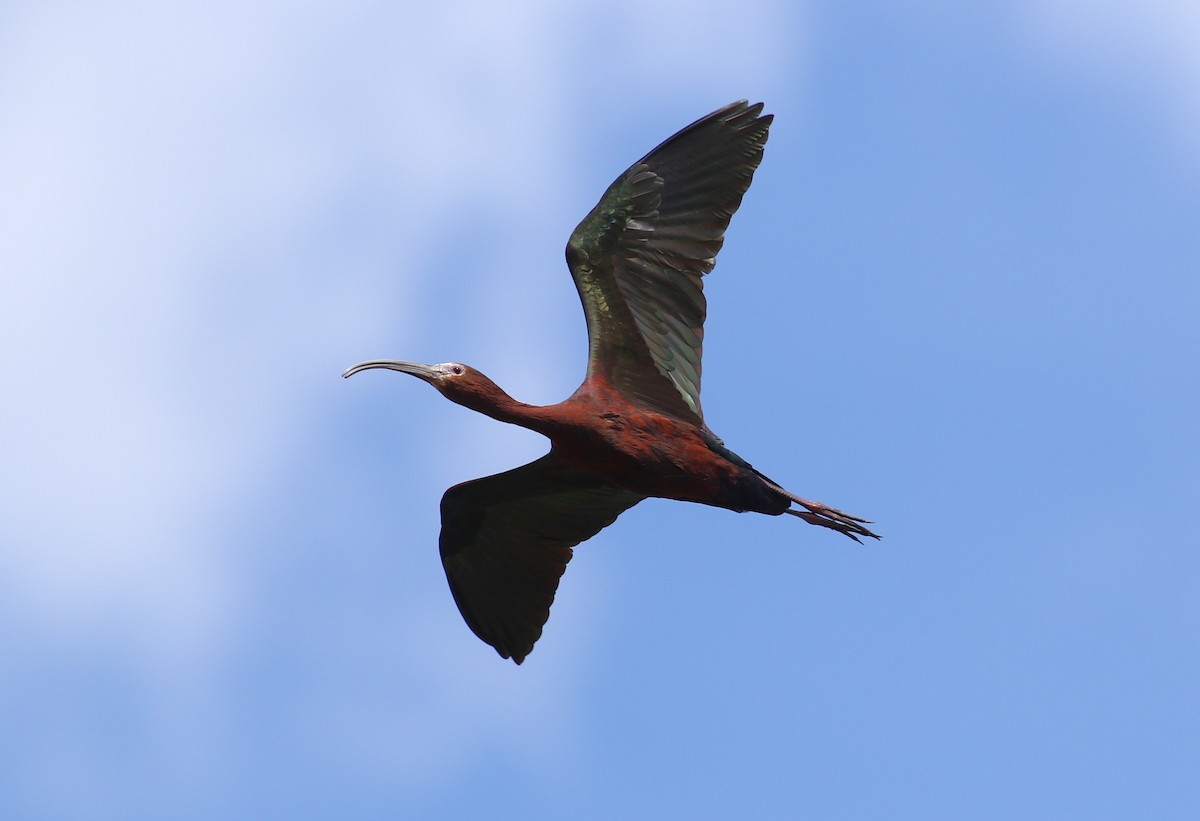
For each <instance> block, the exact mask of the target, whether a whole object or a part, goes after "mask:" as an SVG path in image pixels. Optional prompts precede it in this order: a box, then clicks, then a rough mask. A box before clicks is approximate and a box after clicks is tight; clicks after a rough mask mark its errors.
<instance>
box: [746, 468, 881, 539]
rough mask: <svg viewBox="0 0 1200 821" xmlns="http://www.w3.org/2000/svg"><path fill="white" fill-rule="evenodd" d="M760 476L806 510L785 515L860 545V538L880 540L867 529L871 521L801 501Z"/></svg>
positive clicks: (815, 503) (791, 511)
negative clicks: (797, 518) (832, 531)
mask: <svg viewBox="0 0 1200 821" xmlns="http://www.w3.org/2000/svg"><path fill="white" fill-rule="evenodd" d="M755 473H758V471H755ZM758 475H759V476H762V480H763V481H764V482H766V483H767V484H768V485H770V486H771V488H772V489H773V490H775V491H777V492H779V493H780V494H782V495H783V496H784V497H786V498H788V499H791V500H792V501H793V502H795V503H796V504H798V505H800V506H801V507H803V508H804V510H795V509H794V508H789V509H787V510H785V511H784V513H790V514H791V515H793V516H799V517H800V518H801V519H803V520H804V521H806V522H808V523H809V524H810V525H820V526H821V527H827V528H829V529H830V530H836V531H837V532H838V533H844V534H845V535H847V536H849V537H850V538H851V539H853V540H854V541H856V542H858V543H860V544H861V543H862V539H860V538H859V536H869V537H870V538H872V539H878V538H879V535H878V534H876V533H872V532H871V531H870V529H868V528H867V527H866V525H869V524H871V522H870V521H869V520H867V519H860V518H859V517H858V516H851V515H850V514H849V513H843V512H842V511H840V510H838V509H836V508H832V507H830V506H829V505H824V504H821V503H820V502H814V501H812V500H811V499H801V498H800V497H799V496H797V495H796V494H794V493H792V492H791V491H789V490H784V489H783V488H781V487H780V486H779V485H777V484H776V483H775V482H773V481H771V480H770V479H768V478H767V477H766V476H763V475H762V474H761V473H759V474H758Z"/></svg>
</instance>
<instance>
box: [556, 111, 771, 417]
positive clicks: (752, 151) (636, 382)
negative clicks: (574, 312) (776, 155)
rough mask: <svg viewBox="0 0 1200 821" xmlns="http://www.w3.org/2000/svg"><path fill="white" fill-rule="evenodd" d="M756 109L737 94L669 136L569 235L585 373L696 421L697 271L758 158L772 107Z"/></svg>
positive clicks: (710, 258)
mask: <svg viewBox="0 0 1200 821" xmlns="http://www.w3.org/2000/svg"><path fill="white" fill-rule="evenodd" d="M761 112H762V103H756V104H754V105H748V104H747V103H746V101H745V100H743V101H741V102H737V103H733V104H731V105H727V106H725V107H724V108H722V109H720V110H718V111H714V112H713V113H712V114H709V115H708V116H707V117H704V118H703V119H700V120H697V121H696V122H694V123H692V124H691V125H689V126H688V127H687V128H685V129H683V130H682V131H680V132H679V133H678V134H676V135H675V136H673V137H671V138H670V139H669V140H667V141H666V142H664V143H663V144H662V145H660V146H659V147H658V148H656V149H654V150H653V151H651V152H650V153H649V154H647V155H646V156H645V157H643V158H642V159H641V160H639V161H638V162H637V163H635V164H634V165H633V166H632V167H631V168H630V169H629V170H628V171H626V172H625V173H624V174H622V175H621V176H620V177H618V178H617V179H616V181H615V182H613V184H612V185H610V186H609V188H608V190H607V191H605V192H604V196H603V197H602V198H601V199H600V202H599V203H597V204H596V207H595V208H593V209H592V211H591V213H590V214H588V215H587V217H585V218H584V220H583V222H581V223H579V226H578V227H577V228H576V229H575V231H574V233H572V234H571V239H570V240H569V241H568V242H567V264H568V265H569V266H570V268H571V275H572V276H573V277H574V278H575V286H576V287H577V288H578V289H579V297H580V299H581V300H582V301H583V311H584V313H585V314H586V315H587V325H588V336H589V339H590V344H589V349H588V377H589V378H591V377H596V376H599V377H603V378H605V379H607V380H608V381H609V382H610V383H611V384H612V385H613V387H615V388H618V389H619V390H622V391H624V392H625V393H627V394H629V395H630V396H631V397H633V398H635V399H637V400H639V401H641V402H642V403H643V404H645V405H647V406H648V407H651V408H653V409H655V410H658V411H660V412H663V413H667V414H670V415H672V416H675V417H677V418H681V419H685V420H687V421H689V422H693V423H697V424H698V423H701V422H702V421H703V415H704V414H703V411H702V410H701V407H700V354H701V345H702V342H703V339H704V315H705V301H704V292H703V290H702V285H701V282H700V277H701V276H703V275H704V274H707V273H708V272H709V271H711V270H712V268H713V265H714V264H715V262H716V259H715V258H716V256H717V252H718V251H720V250H721V244H722V242H724V237H725V229H726V227H727V226H728V225H729V219H730V217H732V216H733V213H734V211H736V210H737V208H738V206H739V205H741V202H742V195H743V194H745V193H746V189H747V188H749V187H750V181H751V179H752V178H753V176H754V169H756V168H757V167H758V164H759V162H761V161H762V155H763V146H764V145H765V144H766V142H767V129H768V128H769V127H770V125H771V119H772V118H771V115H767V116H765V117H760V116H759V114H760V113H761Z"/></svg>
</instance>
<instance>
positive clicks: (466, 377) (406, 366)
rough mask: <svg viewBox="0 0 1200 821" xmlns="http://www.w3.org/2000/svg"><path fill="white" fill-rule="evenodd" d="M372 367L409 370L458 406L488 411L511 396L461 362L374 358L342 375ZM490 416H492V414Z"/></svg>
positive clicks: (404, 371) (352, 374) (403, 371)
mask: <svg viewBox="0 0 1200 821" xmlns="http://www.w3.org/2000/svg"><path fill="white" fill-rule="evenodd" d="M372 368H384V369H386V370H389V371H399V372H400V373H407V374H410V375H412V376H415V377H417V378H418V379H421V380H424V381H425V382H428V383H429V384H430V385H433V386H434V387H435V388H437V389H438V392H439V393H441V394H442V396H444V397H446V398H447V399H449V400H450V401H451V402H455V403H457V404H459V405H463V406H465V407H468V408H471V409H472V410H477V411H480V412H481V413H489V410H491V409H492V408H494V407H496V405H497V404H503V402H504V400H508V401H509V402H511V401H512V400H511V398H510V397H509V396H508V395H507V394H506V393H504V391H502V390H500V388H499V387H497V386H496V383H494V382H492V380H490V379H488V378H487V377H486V376H484V375H483V374H482V373H480V372H479V371H477V370H475V369H474V368H472V367H471V366H470V365H463V364H462V363H461V362H442V363H441V364H438V365H422V364H421V363H420V362H403V361H401V360H394V359H372V360H370V361H368V362H359V363H358V364H357V365H355V366H354V367H352V368H349V369H347V370H346V372H345V373H343V374H342V376H343V377H350V376H354V374H356V373H358V372H359V371H366V370H370V369H372ZM489 415H493V414H490V413H489Z"/></svg>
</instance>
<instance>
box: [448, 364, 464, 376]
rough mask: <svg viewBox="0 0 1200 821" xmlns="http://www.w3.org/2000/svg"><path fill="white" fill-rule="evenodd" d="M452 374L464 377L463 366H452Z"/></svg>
mask: <svg viewBox="0 0 1200 821" xmlns="http://www.w3.org/2000/svg"><path fill="white" fill-rule="evenodd" d="M450 373H452V374H454V375H455V376H462V375H463V366H462V365H451V366H450Z"/></svg>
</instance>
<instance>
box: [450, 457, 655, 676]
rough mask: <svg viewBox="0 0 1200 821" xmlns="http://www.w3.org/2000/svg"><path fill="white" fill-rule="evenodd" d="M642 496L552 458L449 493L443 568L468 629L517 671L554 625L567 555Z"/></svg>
mask: <svg viewBox="0 0 1200 821" xmlns="http://www.w3.org/2000/svg"><path fill="white" fill-rule="evenodd" d="M642 498H643V497H641V496H638V495H636V494H633V493H626V492H624V491H621V490H617V489H615V488H612V487H607V486H605V485H604V484H603V482H602V481H601V480H600V479H598V478H597V477H595V476H593V475H591V474H588V473H583V472H582V471H578V470H575V469H574V468H572V467H569V466H568V465H566V464H564V463H563V462H561V461H560V460H559V459H558V457H556V456H555V455H554V454H553V453H549V454H547V455H546V456H543V457H542V458H541V459H538V460H537V461H536V462H531V463H529V464H528V465H523V466H522V467H519V468H516V469H515V470H510V471H506V472H505V473H498V474H496V475H495V476H487V477H485V478H483V479H476V480H474V481H471V482H463V483H462V484H460V485H455V486H454V487H452V488H450V489H449V490H447V491H446V495H445V496H443V497H442V535H441V539H440V548H441V554H442V565H443V566H444V567H445V569H446V579H447V580H448V581H449V582H450V592H451V593H453V594H454V601H455V603H456V604H458V609H459V612H461V613H462V616H463V619H464V620H466V622H467V625H468V626H469V627H470V628H471V630H473V631H474V632H475V635H477V636H479V638H481V639H483V640H484V641H486V642H487V643H488V644H490V645H492V647H495V648H496V652H498V653H499V654H500V655H501V656H503V657H504V658H510V657H511V658H512V659H513V660H514V661H515V662H517V664H520V663H521V662H522V661H524V659H525V656H527V655H528V654H529V652H530V651H531V650H532V649H533V645H534V642H536V641H537V640H538V638H539V637H540V636H541V635H542V627H543V626H544V625H545V623H546V619H548V618H549V617H550V605H551V603H553V601H554V594H555V592H556V591H557V590H558V580H559V578H560V577H561V576H562V574H563V571H564V570H565V569H566V567H567V562H569V561H570V560H571V548H572V547H574V546H575V545H577V544H579V543H580V542H582V541H584V540H586V539H590V538H591V537H592V536H595V535H596V534H597V533H599V532H600V531H601V530H602V529H603V528H605V527H607V526H608V525H610V524H612V523H613V522H614V521H616V518H617V516H619V515H620V514H621V512H622V511H624V510H627V509H628V508H630V507H633V506H634V505H635V504H637V503H638V502H640V501H641V500H642Z"/></svg>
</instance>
